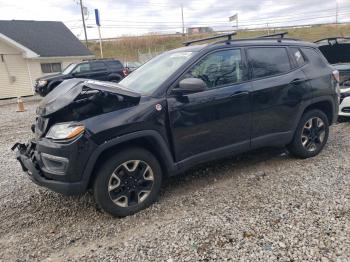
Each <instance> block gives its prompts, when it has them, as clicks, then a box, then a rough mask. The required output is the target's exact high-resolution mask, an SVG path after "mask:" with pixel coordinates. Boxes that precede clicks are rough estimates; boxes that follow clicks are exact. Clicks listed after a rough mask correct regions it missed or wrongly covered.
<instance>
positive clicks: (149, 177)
mask: <svg viewBox="0 0 350 262" xmlns="http://www.w3.org/2000/svg"><path fill="white" fill-rule="evenodd" d="M161 184H162V170H161V167H160V165H159V162H158V161H157V159H156V158H155V157H154V156H153V155H152V154H151V153H150V152H148V151H147V150H144V149H141V148H132V149H126V150H123V151H121V152H119V153H117V154H116V155H114V156H112V157H111V158H110V159H108V160H107V161H106V162H105V163H104V164H103V165H102V167H101V168H100V169H99V171H98V173H97V177H96V180H95V182H94V186H93V189H94V197H95V201H96V203H97V205H98V206H99V207H100V208H101V209H102V210H103V211H105V212H107V213H109V214H111V215H112V216H117V217H125V216H130V215H132V214H135V213H137V212H139V211H141V210H143V209H145V208H147V207H149V206H150V205H152V204H153V203H154V202H155V201H156V200H157V198H158V196H159V192H160V188H161Z"/></svg>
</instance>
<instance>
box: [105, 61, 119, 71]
mask: <svg viewBox="0 0 350 262" xmlns="http://www.w3.org/2000/svg"><path fill="white" fill-rule="evenodd" d="M105 63H106V64H107V66H108V67H109V68H111V69H122V68H123V65H122V63H120V62H119V61H106V62H105Z"/></svg>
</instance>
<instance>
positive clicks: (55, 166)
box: [41, 153, 69, 175]
mask: <svg viewBox="0 0 350 262" xmlns="http://www.w3.org/2000/svg"><path fill="white" fill-rule="evenodd" d="M41 159H42V161H43V164H44V167H45V169H46V170H47V171H48V172H50V173H53V174H55V175H65V172H66V170H67V167H68V162H69V160H68V159H67V158H64V157H59V156H53V155H49V154H45V153H41Z"/></svg>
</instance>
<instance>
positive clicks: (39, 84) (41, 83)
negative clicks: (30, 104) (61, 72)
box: [38, 80, 47, 86]
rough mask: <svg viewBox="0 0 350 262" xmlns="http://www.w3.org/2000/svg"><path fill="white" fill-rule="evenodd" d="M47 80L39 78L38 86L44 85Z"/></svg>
mask: <svg viewBox="0 0 350 262" xmlns="http://www.w3.org/2000/svg"><path fill="white" fill-rule="evenodd" d="M46 84H47V81H46V80H39V81H38V86H46Z"/></svg>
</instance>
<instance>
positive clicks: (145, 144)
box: [83, 130, 175, 188]
mask: <svg viewBox="0 0 350 262" xmlns="http://www.w3.org/2000/svg"><path fill="white" fill-rule="evenodd" d="M128 147H140V148H144V149H146V150H148V151H149V152H151V153H152V154H153V155H154V156H155V157H156V158H157V160H158V161H159V164H160V166H161V168H162V171H163V174H164V175H168V174H170V173H172V172H173V171H174V170H175V164H174V160H173V157H172V154H171V152H170V151H169V149H168V146H167V144H166V142H165V140H164V138H163V137H162V136H161V135H160V134H159V133H158V132H156V131H153V130H148V131H142V132H135V133H132V134H128V135H124V136H121V137H118V138H115V139H112V140H110V141H108V142H105V143H104V144H102V145H101V146H99V147H98V148H97V149H96V150H95V152H94V153H93V154H92V155H91V157H90V159H89V161H88V164H87V167H86V168H85V170H84V175H83V176H84V177H83V180H84V182H85V184H86V187H87V188H89V187H91V185H92V182H93V181H94V179H95V175H96V171H97V169H98V168H99V167H100V166H101V164H102V163H104V161H105V160H106V159H107V158H108V157H109V156H110V155H112V154H115V153H117V152H118V151H120V150H124V149H126V148H128Z"/></svg>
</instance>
